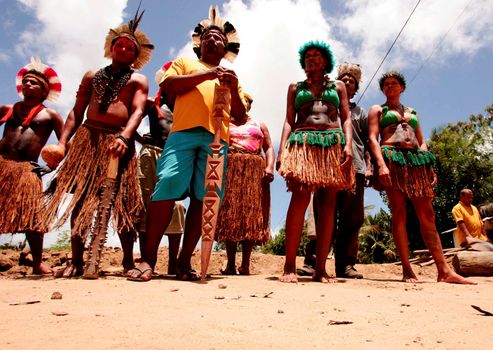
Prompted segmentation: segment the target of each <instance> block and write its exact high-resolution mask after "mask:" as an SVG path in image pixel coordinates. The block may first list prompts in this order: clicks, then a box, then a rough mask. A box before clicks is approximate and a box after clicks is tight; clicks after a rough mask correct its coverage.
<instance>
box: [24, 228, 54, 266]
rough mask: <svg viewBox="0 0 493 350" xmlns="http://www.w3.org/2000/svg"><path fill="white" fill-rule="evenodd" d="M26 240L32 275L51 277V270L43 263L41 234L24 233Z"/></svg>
mask: <svg viewBox="0 0 493 350" xmlns="http://www.w3.org/2000/svg"><path fill="white" fill-rule="evenodd" d="M26 239H27V242H28V243H29V247H30V248H31V255H32V256H33V274H34V275H51V274H53V270H52V269H51V268H50V267H49V266H48V265H47V264H45V263H43V261H42V258H43V234H42V233H37V232H29V233H26Z"/></svg>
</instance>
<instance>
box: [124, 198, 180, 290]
mask: <svg viewBox="0 0 493 350" xmlns="http://www.w3.org/2000/svg"><path fill="white" fill-rule="evenodd" d="M174 206H175V201H174V200H165V201H158V202H152V203H151V205H150V207H149V208H148V209H149V210H148V212H147V225H146V227H147V232H146V234H145V240H144V242H145V245H144V246H143V247H141V248H140V249H141V252H142V262H141V263H140V264H139V265H138V266H137V267H136V268H134V269H132V270H130V271H128V273H127V276H128V277H130V278H134V279H135V278H139V277H140V278H141V279H143V280H145V281H148V280H149V279H151V276H152V271H154V267H155V266H156V261H157V251H158V248H159V243H160V242H161V238H162V237H163V234H164V231H165V230H166V227H168V225H169V223H170V221H171V218H172V216H173V208H174Z"/></svg>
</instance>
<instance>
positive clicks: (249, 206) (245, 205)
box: [216, 152, 270, 244]
mask: <svg viewBox="0 0 493 350" xmlns="http://www.w3.org/2000/svg"><path fill="white" fill-rule="evenodd" d="M264 169H265V160H264V158H263V157H262V156H261V155H260V154H251V153H240V152H237V153H229V154H228V170H227V177H226V178H227V180H226V191H225V194H224V199H223V202H222V204H221V208H220V209H219V217H218V221H217V228H216V239H217V240H218V241H224V240H231V241H234V242H240V241H243V240H252V241H254V242H255V244H263V243H265V242H267V241H268V240H269V238H270V222H269V219H270V183H269V182H268V181H267V180H266V179H264V177H263V175H264Z"/></svg>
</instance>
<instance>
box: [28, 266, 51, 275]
mask: <svg viewBox="0 0 493 350" xmlns="http://www.w3.org/2000/svg"><path fill="white" fill-rule="evenodd" d="M53 272H54V271H53V270H52V269H51V268H50V267H49V266H48V265H46V264H45V263H41V264H39V265H38V266H33V275H45V276H52V275H53Z"/></svg>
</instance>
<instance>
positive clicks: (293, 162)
mask: <svg viewBox="0 0 493 350" xmlns="http://www.w3.org/2000/svg"><path fill="white" fill-rule="evenodd" d="M344 144H345V139H344V134H343V133H342V131H341V130H340V129H335V130H324V131H318V130H296V131H294V132H292V133H291V135H290V137H289V139H288V142H287V143H286V149H285V150H284V151H283V152H282V155H281V167H280V168H279V174H280V175H281V176H282V177H284V179H285V180H286V183H287V186H288V190H289V191H293V190H302V191H309V192H315V191H316V190H317V189H319V188H321V187H332V188H337V189H341V190H342V189H345V190H347V189H351V188H352V187H353V185H354V183H355V177H354V176H355V175H354V170H353V165H352V163H351V165H350V166H348V167H347V168H346V169H342V168H341V166H340V165H341V158H342V148H343V145H344Z"/></svg>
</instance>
